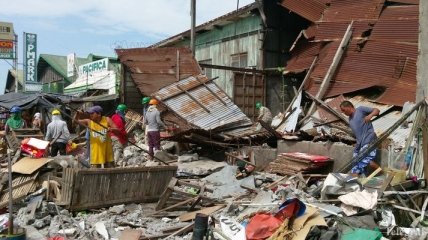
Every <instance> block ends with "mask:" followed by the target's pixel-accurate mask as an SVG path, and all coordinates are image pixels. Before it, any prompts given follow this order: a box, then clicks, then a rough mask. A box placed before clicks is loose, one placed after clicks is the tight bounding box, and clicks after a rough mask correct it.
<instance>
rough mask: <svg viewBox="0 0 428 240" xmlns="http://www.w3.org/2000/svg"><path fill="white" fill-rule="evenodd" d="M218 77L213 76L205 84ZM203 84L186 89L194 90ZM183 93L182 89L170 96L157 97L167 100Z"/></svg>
mask: <svg viewBox="0 0 428 240" xmlns="http://www.w3.org/2000/svg"><path fill="white" fill-rule="evenodd" d="M217 78H218V77H215V78H211V79H209V80H208V81H206V82H205V84H206V83H207V82H211V81H213V80H216V79H217ZM200 86H201V85H194V86H193V87H189V88H187V89H186V90H187V91H190V90H192V89H195V88H197V87H200ZM182 93H183V91H180V92H176V93H174V94H171V95H168V96H166V97H164V98H157V99H158V100H159V101H161V102H162V101H166V100H167V99H170V98H173V97H175V96H177V95H180V94H182Z"/></svg>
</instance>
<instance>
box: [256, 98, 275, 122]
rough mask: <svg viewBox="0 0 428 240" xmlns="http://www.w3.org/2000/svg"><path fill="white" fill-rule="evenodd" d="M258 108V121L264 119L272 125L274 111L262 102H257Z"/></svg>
mask: <svg viewBox="0 0 428 240" xmlns="http://www.w3.org/2000/svg"><path fill="white" fill-rule="evenodd" d="M256 109H258V110H259V116H258V117H257V120H258V121H263V122H264V123H267V124H268V125H270V124H271V123H272V113H271V112H270V110H269V108H267V107H265V106H263V105H262V103H261V102H257V103H256Z"/></svg>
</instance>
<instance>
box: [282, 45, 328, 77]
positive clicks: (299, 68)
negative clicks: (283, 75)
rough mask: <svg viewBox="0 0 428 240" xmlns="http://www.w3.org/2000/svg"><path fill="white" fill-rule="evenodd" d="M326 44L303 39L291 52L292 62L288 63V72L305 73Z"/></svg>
mask: <svg viewBox="0 0 428 240" xmlns="http://www.w3.org/2000/svg"><path fill="white" fill-rule="evenodd" d="M323 45H324V43H321V42H308V41H307V40H306V39H304V38H301V39H299V41H298V45H297V47H296V48H294V49H293V50H292V51H291V56H292V60H291V61H289V62H288V63H287V66H286V68H285V70H286V71H289V72H294V73H299V72H303V71H305V70H306V69H307V68H309V66H310V65H311V63H312V62H313V60H314V57H315V56H316V55H318V53H319V52H320V50H321V48H322V46H323Z"/></svg>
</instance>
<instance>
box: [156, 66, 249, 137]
mask: <svg viewBox="0 0 428 240" xmlns="http://www.w3.org/2000/svg"><path fill="white" fill-rule="evenodd" d="M201 82H204V83H205V85H206V86H204V85H203V84H202V83H201ZM207 87H208V88H209V89H211V90H212V91H213V92H214V93H215V94H216V95H217V96H218V97H219V98H220V99H221V100H219V99H218V98H217V97H216V96H214V95H213V93H211V92H210V91H209V90H208V89H207ZM180 88H181V89H183V90H184V91H182V90H180ZM153 95H154V96H155V97H156V98H157V99H158V100H160V101H161V102H162V103H163V104H165V105H166V106H167V107H168V108H169V109H171V110H172V111H174V112H175V113H176V114H177V115H179V116H180V117H182V118H183V119H185V120H186V121H187V122H188V123H190V124H192V125H194V126H196V127H198V128H200V129H203V130H206V131H209V130H215V129H217V128H220V127H225V126H231V125H234V126H235V125H236V124H238V126H248V125H251V124H252V122H251V120H250V119H249V118H248V117H247V116H246V115H245V114H244V113H243V112H242V111H241V109H239V107H238V106H236V105H235V104H234V103H233V101H232V100H231V99H230V98H229V97H228V96H227V95H226V93H225V92H223V91H222V90H221V89H220V88H219V87H218V86H217V85H216V84H215V83H213V82H208V79H207V78H206V76H204V75H199V76H197V77H193V76H192V77H189V78H187V79H183V80H181V81H180V82H176V83H173V84H171V85H169V86H167V87H164V88H162V89H160V90H159V91H158V92H156V93H154V94H153ZM224 103H225V104H226V105H224Z"/></svg>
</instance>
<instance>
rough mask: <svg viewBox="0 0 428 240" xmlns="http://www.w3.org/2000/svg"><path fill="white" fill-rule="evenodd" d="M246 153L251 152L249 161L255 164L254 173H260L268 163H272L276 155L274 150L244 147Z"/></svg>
mask: <svg viewBox="0 0 428 240" xmlns="http://www.w3.org/2000/svg"><path fill="white" fill-rule="evenodd" d="M244 150H245V151H246V152H252V159H251V161H252V162H253V163H254V164H256V166H257V168H256V171H261V170H263V169H264V168H265V167H267V166H268V165H269V163H270V162H272V161H274V160H275V159H276V158H277V156H278V154H277V149H275V148H264V147H246V148H244Z"/></svg>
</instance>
